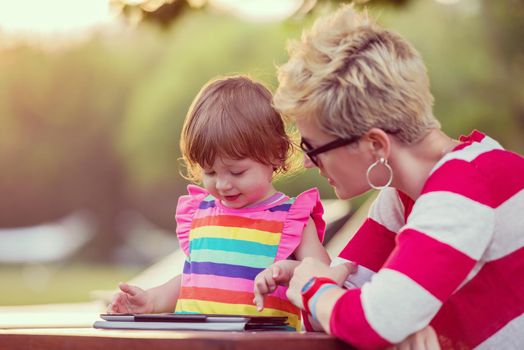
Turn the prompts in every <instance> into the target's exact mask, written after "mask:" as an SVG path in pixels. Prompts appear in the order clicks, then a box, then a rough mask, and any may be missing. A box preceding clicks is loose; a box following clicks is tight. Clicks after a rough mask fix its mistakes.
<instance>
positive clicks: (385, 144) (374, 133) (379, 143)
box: [361, 128, 391, 159]
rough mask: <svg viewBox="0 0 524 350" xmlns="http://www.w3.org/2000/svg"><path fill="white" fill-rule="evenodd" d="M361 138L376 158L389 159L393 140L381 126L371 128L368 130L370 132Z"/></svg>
mask: <svg viewBox="0 0 524 350" xmlns="http://www.w3.org/2000/svg"><path fill="white" fill-rule="evenodd" d="M361 139H362V141H365V144H366V147H367V148H368V151H369V152H370V153H371V154H372V155H373V156H374V157H375V158H376V159H379V158H385V159H388V157H389V153H390V149H391V140H390V139H389V136H388V134H387V133H386V132H385V131H384V130H382V129H379V128H371V129H369V130H368V132H366V133H365V134H364V135H362V138H361Z"/></svg>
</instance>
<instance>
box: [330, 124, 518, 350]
mask: <svg viewBox="0 0 524 350" xmlns="http://www.w3.org/2000/svg"><path fill="white" fill-rule="evenodd" d="M461 141H462V143H461V144H460V145H459V146H458V147H456V148H455V149H454V150H453V151H452V152H450V153H449V154H447V155H446V156H444V157H443V158H442V160H440V161H439V162H438V163H437V164H436V165H435V167H434V168H433V170H432V172H431V174H430V176H429V177H428V179H427V181H426V183H425V185H424V187H423V189H422V192H421V195H420V197H419V198H418V199H417V200H416V201H413V200H411V199H410V198H409V197H407V196H406V195H405V194H403V193H401V192H399V191H397V190H395V189H393V188H388V189H385V190H383V191H381V193H380V195H379V197H378V198H377V200H376V201H375V203H374V205H373V207H372V208H371V210H370V215H369V217H368V219H367V220H366V221H365V223H364V224H363V225H362V227H361V228H360V229H359V231H358V232H357V233H356V235H355V237H354V238H353V239H352V240H351V241H350V242H349V243H348V245H347V246H346V247H345V248H344V249H343V251H342V252H341V253H340V257H341V258H344V259H347V260H351V261H355V262H356V263H358V264H359V265H362V266H364V267H365V268H367V269H369V270H372V271H375V272H376V273H375V274H374V275H373V276H372V278H371V280H370V281H369V282H367V283H365V284H364V285H363V286H362V287H361V288H357V289H352V290H349V291H348V292H346V294H344V295H343V296H342V297H341V298H340V299H339V300H338V301H337V303H336V304H335V307H334V309H333V313H332V316H331V320H330V328H331V332H332V333H333V334H334V335H336V336H337V337H339V338H341V339H343V340H345V341H346V342H348V343H350V344H352V345H355V346H357V347H364V348H368V347H372V348H376V347H383V346H388V345H390V344H392V343H398V342H400V341H402V340H403V339H404V338H405V337H406V336H408V335H410V334H412V333H415V332H416V331H418V330H420V329H422V328H424V327H425V326H427V325H428V324H431V325H432V326H433V327H434V328H435V330H436V332H437V334H438V335H439V341H440V344H441V346H442V347H443V348H459V349H463V348H465V349H470V348H478V349H494V348H496V349H516V348H524V158H523V157H521V156H519V155H517V154H515V153H511V152H509V151H506V150H504V149H503V148H502V147H501V146H500V145H499V144H498V143H497V142H496V141H494V140H493V139H491V138H489V137H487V136H485V135H484V134H482V133H480V132H478V131H474V132H473V133H472V134H471V135H470V136H468V137H462V138H461Z"/></svg>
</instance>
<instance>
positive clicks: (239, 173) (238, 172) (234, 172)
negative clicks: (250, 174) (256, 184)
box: [231, 170, 245, 176]
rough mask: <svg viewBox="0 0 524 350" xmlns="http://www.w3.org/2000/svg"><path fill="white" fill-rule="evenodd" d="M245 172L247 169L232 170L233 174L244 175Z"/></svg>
mask: <svg viewBox="0 0 524 350" xmlns="http://www.w3.org/2000/svg"><path fill="white" fill-rule="evenodd" d="M244 172H245V170H242V171H232V172H231V175H233V176H240V175H242V174H243V173H244Z"/></svg>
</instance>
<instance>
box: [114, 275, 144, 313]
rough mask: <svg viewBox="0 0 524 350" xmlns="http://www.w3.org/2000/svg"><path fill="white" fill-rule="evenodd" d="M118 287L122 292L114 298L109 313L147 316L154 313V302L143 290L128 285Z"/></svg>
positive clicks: (123, 284)
mask: <svg viewBox="0 0 524 350" xmlns="http://www.w3.org/2000/svg"><path fill="white" fill-rule="evenodd" d="M118 287H119V288H120V292H118V293H116V294H115V295H114V296H113V301H112V302H111V304H109V305H108V306H107V309H106V312H107V313H109V314H113V313H134V314H147V313H152V312H153V310H154V307H153V302H152V300H151V298H150V297H149V295H148V294H147V292H146V291H144V290H143V289H142V288H140V287H137V286H133V285H130V284H127V283H120V284H119V285H118Z"/></svg>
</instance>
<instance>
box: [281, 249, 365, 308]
mask: <svg viewBox="0 0 524 350" xmlns="http://www.w3.org/2000/svg"><path fill="white" fill-rule="evenodd" d="M356 270H357V266H356V265H355V264H353V263H351V262H347V263H344V264H341V265H338V266H334V267H329V266H328V265H326V264H324V263H322V262H321V261H318V260H316V259H313V258H305V259H304V260H303V261H302V262H301V263H300V265H298V267H297V268H295V271H294V273H293V277H292V278H291V281H290V282H289V288H288V290H287V293H286V295H287V297H288V299H289V300H290V301H291V302H292V303H293V304H295V305H296V306H298V307H300V308H301V309H304V306H303V305H302V294H301V290H302V287H303V286H304V284H306V282H307V281H309V280H310V279H311V277H327V278H331V279H332V280H334V281H335V282H337V284H338V285H339V286H342V284H343V283H344V281H345V280H346V278H347V277H348V276H349V275H350V274H352V273H354V272H356Z"/></svg>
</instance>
